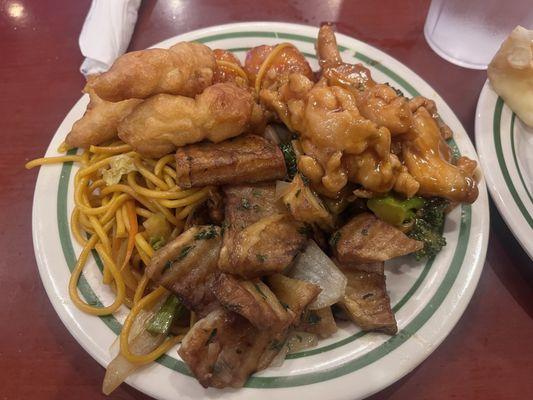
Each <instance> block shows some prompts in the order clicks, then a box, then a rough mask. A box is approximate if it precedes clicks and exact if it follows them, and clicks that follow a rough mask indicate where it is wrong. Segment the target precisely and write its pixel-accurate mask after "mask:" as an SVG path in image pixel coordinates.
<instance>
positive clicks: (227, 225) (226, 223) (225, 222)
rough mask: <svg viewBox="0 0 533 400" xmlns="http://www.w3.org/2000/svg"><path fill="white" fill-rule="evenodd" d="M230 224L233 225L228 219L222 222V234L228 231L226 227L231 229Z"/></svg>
mask: <svg viewBox="0 0 533 400" xmlns="http://www.w3.org/2000/svg"><path fill="white" fill-rule="evenodd" d="M230 226H231V224H230V223H229V222H228V221H224V222H222V226H221V229H220V234H221V235H224V232H226V229H229V228H230Z"/></svg>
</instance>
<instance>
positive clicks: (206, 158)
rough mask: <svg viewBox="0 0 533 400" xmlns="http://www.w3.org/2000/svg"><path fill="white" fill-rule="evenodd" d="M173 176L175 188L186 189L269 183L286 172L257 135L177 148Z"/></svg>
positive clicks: (279, 158) (281, 161)
mask: <svg viewBox="0 0 533 400" xmlns="http://www.w3.org/2000/svg"><path fill="white" fill-rule="evenodd" d="M176 173H177V176H176V183H177V184H178V186H180V187H181V188H182V189H188V188H191V187H202V186H207V185H226V184H240V183H255V182H262V181H273V180H276V179H281V178H283V177H285V175H286V174H287V169H286V167H285V160H284V158H283V154H282V152H281V150H280V149H279V147H278V146H276V145H275V144H274V143H272V142H270V141H269V140H267V139H265V138H263V137H261V136H257V135H246V136H239V137H237V138H234V139H230V140H225V141H223V142H221V143H217V144H214V143H207V142H204V143H198V144H192V145H188V146H184V147H181V148H179V149H178V150H177V152H176Z"/></svg>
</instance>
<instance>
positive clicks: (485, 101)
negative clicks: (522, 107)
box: [475, 79, 533, 260]
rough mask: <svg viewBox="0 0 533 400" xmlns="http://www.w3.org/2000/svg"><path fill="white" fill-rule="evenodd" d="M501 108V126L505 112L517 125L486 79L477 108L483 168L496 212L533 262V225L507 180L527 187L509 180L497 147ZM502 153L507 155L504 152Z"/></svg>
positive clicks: (514, 116) (476, 122) (514, 178)
mask: <svg viewBox="0 0 533 400" xmlns="http://www.w3.org/2000/svg"><path fill="white" fill-rule="evenodd" d="M492 103H494V107H491V108H489V106H491V104H492ZM502 103H503V105H502ZM499 106H500V107H502V108H501V110H500V115H499V121H498V123H499V124H500V125H501V122H502V121H501V120H502V115H503V113H504V112H505V113H506V114H511V119H512V121H513V122H514V119H515V118H516V114H515V113H514V112H513V111H512V110H511V109H510V108H509V106H507V104H505V102H504V101H503V99H502V98H501V97H500V96H498V94H497V93H496V92H495V91H494V89H493V88H492V87H491V84H490V81H489V79H486V80H485V83H484V84H483V88H482V89H481V91H480V94H479V98H478V102H477V105H476V116H475V140H476V148H477V152H478V156H479V161H480V163H481V167H482V168H483V171H484V173H485V179H486V181H487V188H488V190H489V193H490V195H491V198H492V200H493V201H494V203H495V204H496V208H497V209H498V211H499V213H500V215H501V216H502V217H503V219H504V221H505V223H506V225H507V226H508V227H509V230H510V231H511V232H512V234H513V236H514V238H515V239H516V240H517V242H518V243H519V244H520V246H521V247H522V249H523V250H524V252H525V253H526V254H528V256H529V257H530V259H532V260H533V241H532V240H531V232H530V233H529V236H528V233H527V231H526V229H527V228H523V227H527V226H530V223H529V222H528V221H527V217H526V216H525V215H524V213H523V211H522V210H521V209H520V205H519V204H518V203H517V200H516V198H515V197H516V196H517V195H513V193H512V192H511V189H510V188H509V186H508V182H507V180H508V179H510V180H511V184H512V185H521V184H523V183H522V182H520V181H519V177H518V176H514V175H511V174H509V178H507V177H506V176H505V175H504V173H503V171H502V169H501V162H500V160H499V156H498V153H497V149H496V145H495V143H494V136H495V134H496V130H498V131H501V128H500V126H498V129H496V116H497V115H496V112H497V108H498V107H499ZM487 131H488V132H487ZM510 133H511V135H514V131H513V132H510ZM487 136H488V137H489V140H487ZM502 153H504V152H503V150H502ZM494 165H496V166H497V168H494ZM515 190H516V189H515ZM526 190H527V187H526ZM518 197H519V196H518ZM510 204H512V205H513V208H510V207H509V205H510ZM528 239H529V240H528Z"/></svg>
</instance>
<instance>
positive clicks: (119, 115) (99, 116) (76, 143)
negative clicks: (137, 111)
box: [65, 90, 142, 148]
mask: <svg viewBox="0 0 533 400" xmlns="http://www.w3.org/2000/svg"><path fill="white" fill-rule="evenodd" d="M89 98H90V101H89V105H88V106H87V110H86V111H85V114H83V117H81V118H80V119H79V120H77V121H76V122H74V125H72V129H71V131H70V132H69V134H68V135H67V137H66V139H65V143H66V144H67V145H68V146H70V147H83V148H88V147H89V146H91V145H94V146H96V145H98V144H101V143H103V142H106V141H108V140H112V139H115V138H116V137H117V127H118V124H119V123H120V122H121V121H122V120H123V119H124V118H125V117H126V116H127V115H129V114H131V112H132V111H133V109H134V108H135V107H137V105H139V103H142V100H140V99H128V100H124V101H119V102H116V103H113V102H110V101H105V100H103V99H101V98H100V97H98V96H97V94H96V93H94V91H92V90H91V91H89Z"/></svg>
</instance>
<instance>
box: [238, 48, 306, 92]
mask: <svg viewBox="0 0 533 400" xmlns="http://www.w3.org/2000/svg"><path fill="white" fill-rule="evenodd" d="M272 52H275V53H272ZM271 54H272V57H270V58H269V56H270V55H271ZM265 61H267V62H268V65H267V64H265V65H264V73H263V75H262V77H260V79H261V81H260V82H256V80H257V75H258V73H259V71H260V69H261V66H263V64H264V63H265ZM244 70H245V71H246V74H247V75H248V79H249V82H250V84H251V85H252V86H253V85H255V87H256V88H261V87H270V86H271V85H272V84H277V82H279V81H280V80H282V79H283V78H284V77H285V78H286V77H287V76H288V75H289V74H292V73H298V74H301V75H304V76H305V77H307V78H308V79H310V80H314V74H313V71H312V70H311V66H310V65H309V63H308V62H307V60H306V59H305V57H304V55H303V54H302V53H301V52H300V51H299V50H298V49H297V48H296V47H294V46H293V45H291V44H288V43H281V44H279V45H277V46H267V45H262V46H257V47H254V48H252V49H251V50H250V51H248V53H247V54H246V60H245V62H244Z"/></svg>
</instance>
